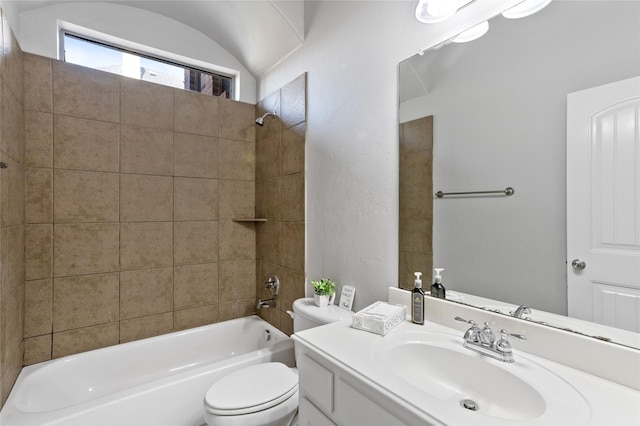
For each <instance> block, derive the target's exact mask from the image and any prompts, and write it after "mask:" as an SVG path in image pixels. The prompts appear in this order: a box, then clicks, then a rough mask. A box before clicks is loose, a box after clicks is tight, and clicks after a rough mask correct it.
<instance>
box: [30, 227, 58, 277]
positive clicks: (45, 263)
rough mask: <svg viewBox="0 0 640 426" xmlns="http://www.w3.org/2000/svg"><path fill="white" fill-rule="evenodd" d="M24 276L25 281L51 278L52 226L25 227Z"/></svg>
mask: <svg viewBox="0 0 640 426" xmlns="http://www.w3.org/2000/svg"><path fill="white" fill-rule="evenodd" d="M25 276H26V279H27V280H37V279H41V278H51V277H52V276H53V225H51V224H38V225H27V226H26V227H25Z"/></svg>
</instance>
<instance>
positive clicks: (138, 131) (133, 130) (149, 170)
mask: <svg viewBox="0 0 640 426" xmlns="http://www.w3.org/2000/svg"><path fill="white" fill-rule="evenodd" d="M120 171H121V172H122V173H138V174H144V175H165V176H172V175H173V132H171V131H167V130H159V129H152V128H148V127H138V126H126V125H122V126H121V127H120Z"/></svg>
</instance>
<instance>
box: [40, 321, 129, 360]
mask: <svg viewBox="0 0 640 426" xmlns="http://www.w3.org/2000/svg"><path fill="white" fill-rule="evenodd" d="M119 331H120V327H119V324H118V323H117V322H114V323H111V324H101V325H96V326H92V327H85V328H78V329H76V330H69V331H63V332H60V333H53V358H60V357H63V356H66V355H71V354H77V353H79V352H85V351H90V350H93V349H100V348H104V347H107V346H112V345H117V344H118V341H119V336H118V335H119Z"/></svg>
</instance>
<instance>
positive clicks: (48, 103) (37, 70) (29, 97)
mask: <svg viewBox="0 0 640 426" xmlns="http://www.w3.org/2000/svg"><path fill="white" fill-rule="evenodd" d="M23 60H24V81H25V82H28V84H25V85H24V107H25V109H31V110H35V111H44V112H51V111H52V110H53V88H52V84H53V81H52V71H51V59H49V58H45V57H43V56H38V55H32V54H30V53H25V54H24V57H23Z"/></svg>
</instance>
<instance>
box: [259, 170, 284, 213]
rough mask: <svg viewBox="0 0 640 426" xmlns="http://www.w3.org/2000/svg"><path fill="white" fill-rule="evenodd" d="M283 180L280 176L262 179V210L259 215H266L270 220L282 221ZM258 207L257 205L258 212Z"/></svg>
mask: <svg viewBox="0 0 640 426" xmlns="http://www.w3.org/2000/svg"><path fill="white" fill-rule="evenodd" d="M281 182H282V179H281V178H280V177H276V178H268V179H266V178H265V179H262V181H261V182H260V191H261V195H260V203H261V204H262V206H261V211H260V214H259V215H258V216H259V217H266V218H267V219H268V220H269V221H280V220H281V218H282V212H281V211H280V209H281V203H280V200H281V198H282V197H281V195H280V191H281ZM257 212H258V208H257V206H256V214H258V213H257Z"/></svg>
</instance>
